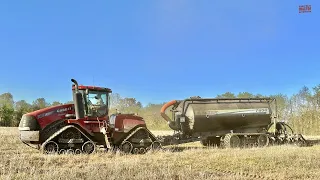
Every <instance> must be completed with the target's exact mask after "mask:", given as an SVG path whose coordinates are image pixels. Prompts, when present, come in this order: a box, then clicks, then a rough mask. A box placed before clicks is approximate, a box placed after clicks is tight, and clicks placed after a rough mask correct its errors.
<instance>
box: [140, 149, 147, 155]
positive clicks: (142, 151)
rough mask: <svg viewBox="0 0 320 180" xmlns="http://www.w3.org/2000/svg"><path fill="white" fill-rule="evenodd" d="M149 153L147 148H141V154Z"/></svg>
mask: <svg viewBox="0 0 320 180" xmlns="http://www.w3.org/2000/svg"><path fill="white" fill-rule="evenodd" d="M146 152H147V150H146V149H145V148H140V149H139V153H140V154H145V153H146Z"/></svg>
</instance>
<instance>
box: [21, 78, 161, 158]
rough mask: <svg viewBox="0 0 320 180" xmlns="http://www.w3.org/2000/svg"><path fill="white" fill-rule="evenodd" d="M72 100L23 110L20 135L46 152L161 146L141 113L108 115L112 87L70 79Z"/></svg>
mask: <svg viewBox="0 0 320 180" xmlns="http://www.w3.org/2000/svg"><path fill="white" fill-rule="evenodd" d="M71 81H72V82H73V83H74V84H73V85H72V92H73V104H65V105H58V106H53V107H48V108H44V109H40V110H37V111H34V112H30V113H27V114H24V115H23V116H22V118H21V121H20V124H19V131H20V139H21V141H22V142H23V143H25V144H27V145H29V146H31V145H37V149H39V150H41V151H42V152H44V153H47V154H48V153H50V154H51V153H59V154H62V153H75V154H80V153H87V154H90V153H93V152H95V151H96V150H97V148H98V147H103V148H106V149H107V150H108V149H111V148H113V149H120V150H121V151H123V152H125V153H135V154H136V153H141V154H143V153H145V152H146V151H148V150H149V149H158V148H160V147H161V144H160V142H159V141H158V140H157V138H156V137H155V136H154V135H153V134H152V133H151V132H150V131H149V130H148V129H147V127H146V123H145V121H144V120H143V118H142V117H139V116H136V115H134V114H119V113H117V114H112V115H110V116H109V105H110V96H109V94H110V93H111V92H112V91H111V89H109V88H102V87H94V86H82V85H80V86H79V85H78V83H77V81H76V80H74V79H71Z"/></svg>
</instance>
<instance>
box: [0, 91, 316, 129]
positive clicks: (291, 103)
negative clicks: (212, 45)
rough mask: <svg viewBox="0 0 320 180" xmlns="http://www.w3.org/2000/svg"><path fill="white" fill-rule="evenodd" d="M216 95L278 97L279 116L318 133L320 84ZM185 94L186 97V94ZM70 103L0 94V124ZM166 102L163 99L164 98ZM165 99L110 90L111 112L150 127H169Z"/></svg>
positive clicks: (17, 121) (16, 120)
mask: <svg viewBox="0 0 320 180" xmlns="http://www.w3.org/2000/svg"><path fill="white" fill-rule="evenodd" d="M215 97H216V98H236V97H238V98H254V97H271V98H276V99H277V104H278V115H279V120H283V121H285V122H287V123H288V124H289V125H291V126H292V127H293V129H294V131H295V132H296V133H301V134H309V135H318V134H320V130H319V127H320V123H319V121H320V110H319V108H320V85H317V86H315V87H312V88H308V87H306V86H304V87H302V88H301V89H300V90H299V91H298V92H297V93H295V94H293V95H291V96H288V95H285V94H275V95H261V94H252V93H250V92H240V93H237V94H235V93H233V92H226V93H224V94H218V95H216V96H215ZM186 98H188V97H186ZM66 103H72V102H71V101H69V102H65V103H62V102H58V101H55V102H52V103H48V102H47V101H46V100H45V98H38V99H36V100H34V101H33V102H32V103H31V104H29V103H28V102H26V101H25V100H19V101H14V98H13V95H12V94H11V93H4V94H1V95H0V126H18V125H19V122H20V119H21V117H22V115H23V114H25V113H27V112H32V111H35V110H39V109H42V108H45V107H49V106H55V105H60V104H66ZM164 103H165V102H164ZM164 103H160V104H153V103H149V104H148V105H146V106H142V104H141V102H139V101H138V100H136V99H135V98H128V97H122V96H121V95H120V94H118V93H113V94H111V109H110V112H111V113H115V112H116V111H119V112H122V113H136V114H138V115H140V116H142V117H143V118H144V119H145V120H146V123H147V126H148V127H150V128H152V129H168V127H167V124H166V123H165V121H164V120H163V119H162V117H161V116H160V109H161V107H162V106H163V104H164Z"/></svg>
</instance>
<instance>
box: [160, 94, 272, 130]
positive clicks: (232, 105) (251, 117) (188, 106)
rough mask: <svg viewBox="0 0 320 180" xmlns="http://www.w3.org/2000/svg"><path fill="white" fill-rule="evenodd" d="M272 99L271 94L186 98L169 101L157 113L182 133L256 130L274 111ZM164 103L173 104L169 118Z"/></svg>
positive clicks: (268, 120)
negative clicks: (260, 96) (269, 95)
mask: <svg viewBox="0 0 320 180" xmlns="http://www.w3.org/2000/svg"><path fill="white" fill-rule="evenodd" d="M273 102H275V99H271V98H230V99H227V98H213V99H202V98H199V97H197V98H190V99H185V100H182V101H170V102H169V103H170V104H167V105H164V107H165V108H163V109H162V110H161V115H162V116H163V117H164V118H165V119H166V120H167V121H168V123H169V126H170V127H171V128H172V129H173V130H176V131H182V132H183V133H184V134H189V135H192V134H198V133H206V132H210V133H211V134H214V135H223V134H226V133H228V132H230V131H233V132H237V133H244V132H245V133H257V132H261V131H262V130H263V129H264V128H266V127H267V126H268V125H269V124H270V123H271V122H272V120H273V117H274V116H275V112H276V109H277V107H276V103H273ZM168 105H173V108H172V113H173V121H172V120H171V119H170V118H169V119H168V116H167V115H165V113H164V111H165V109H166V108H168Z"/></svg>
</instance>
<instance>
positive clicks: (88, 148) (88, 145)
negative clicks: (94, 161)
mask: <svg viewBox="0 0 320 180" xmlns="http://www.w3.org/2000/svg"><path fill="white" fill-rule="evenodd" d="M95 150H96V145H95V144H94V143H93V142H91V141H87V142H85V143H84V144H83V145H82V152H83V153H85V154H91V153H93V152H94V151H95Z"/></svg>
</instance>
